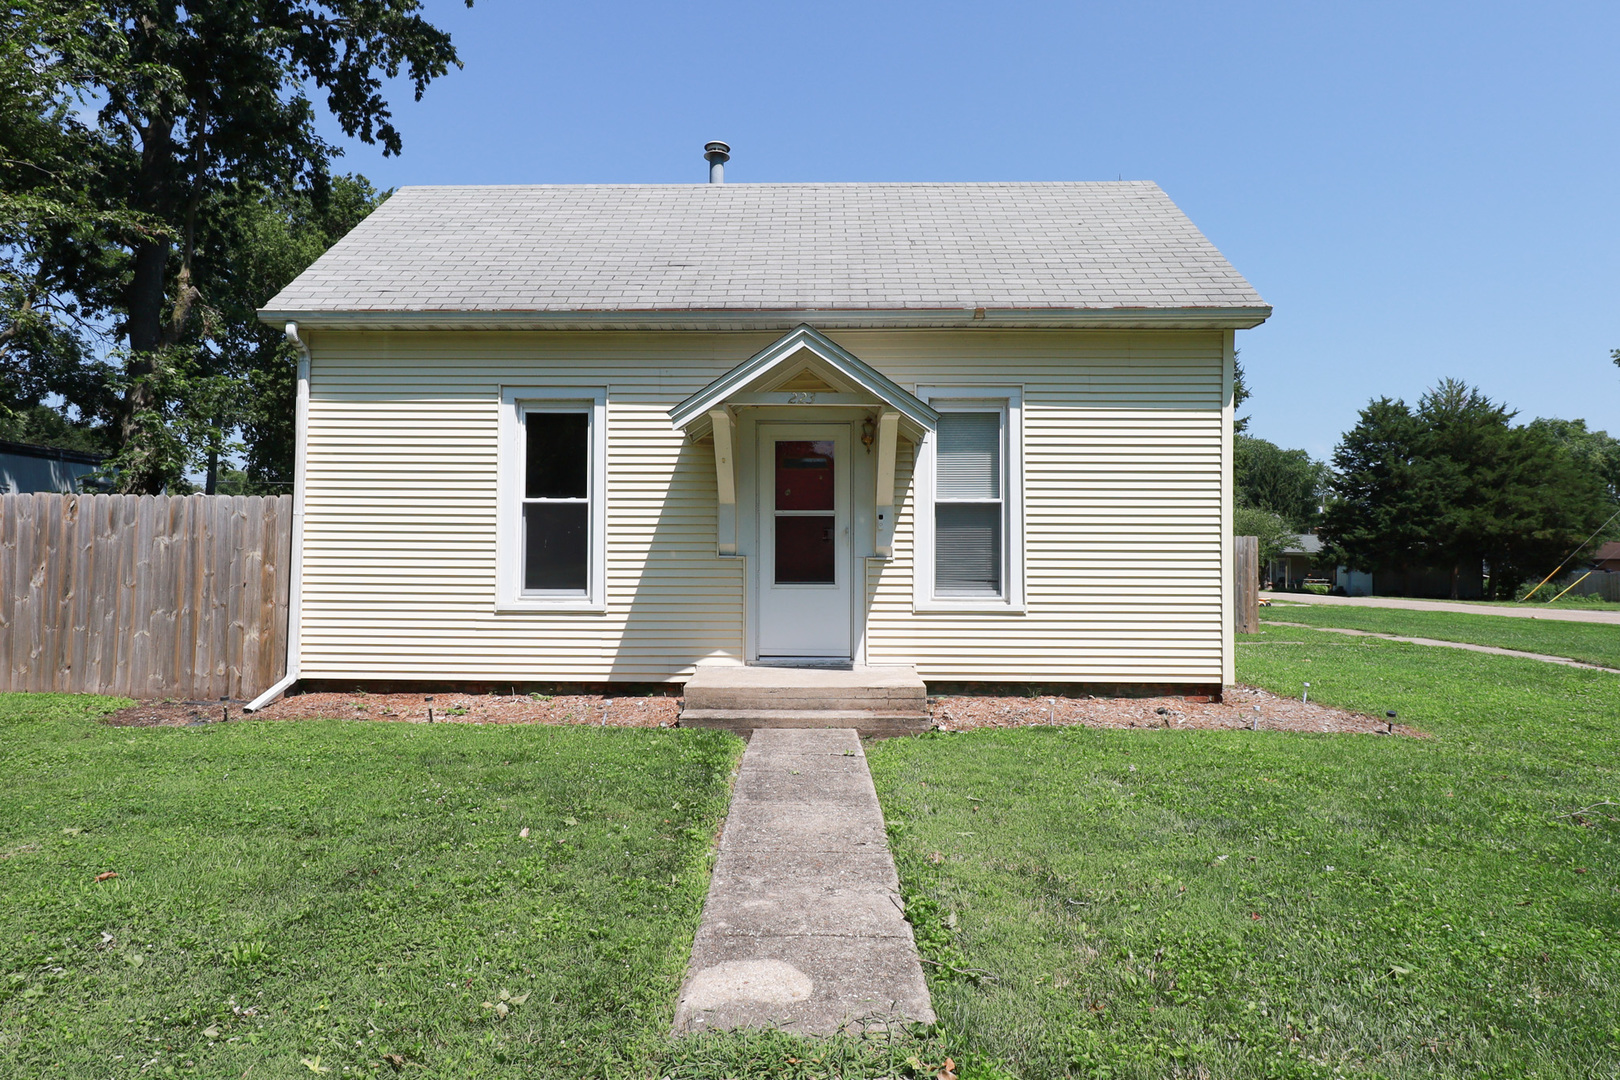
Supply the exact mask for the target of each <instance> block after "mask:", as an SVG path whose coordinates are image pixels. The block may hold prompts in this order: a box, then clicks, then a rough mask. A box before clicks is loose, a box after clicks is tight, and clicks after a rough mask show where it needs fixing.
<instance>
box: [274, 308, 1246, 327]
mask: <svg viewBox="0 0 1620 1080" xmlns="http://www.w3.org/2000/svg"><path fill="white" fill-rule="evenodd" d="M1270 316H1271V307H1270V306H1269V305H1265V304H1258V305H1252V306H1223V307H1152V308H1150V307H1113V308H1069V307H1045V308H997V307H981V308H885V309H852V308H822V309H818V308H751V309H735V308H724V309H707V310H704V309H687V310H679V309H658V310H634V311H631V310H621V311H469V310H441V311H424V310H412V311H386V310H358V309H350V310H298V309H291V308H284V309H277V308H264V309H261V310H260V311H259V321H260V322H263V323H267V324H269V325H271V326H278V327H279V326H283V325H285V324H287V323H289V322H295V323H297V324H298V325H299V327H300V328H303V329H309V330H791V329H792V328H794V327H796V326H799V325H802V324H809V325H812V326H815V327H817V328H819V329H823V330H858V329H868V328H871V329H880V328H910V329H918V328H922V329H926V328H970V329H1035V328H1040V329H1118V330H1127V329H1128V330H1142V329H1163V330H1248V329H1251V328H1253V327H1256V326H1259V325H1260V324H1261V323H1263V322H1265V321H1266V319H1268V318H1269V317H1270Z"/></svg>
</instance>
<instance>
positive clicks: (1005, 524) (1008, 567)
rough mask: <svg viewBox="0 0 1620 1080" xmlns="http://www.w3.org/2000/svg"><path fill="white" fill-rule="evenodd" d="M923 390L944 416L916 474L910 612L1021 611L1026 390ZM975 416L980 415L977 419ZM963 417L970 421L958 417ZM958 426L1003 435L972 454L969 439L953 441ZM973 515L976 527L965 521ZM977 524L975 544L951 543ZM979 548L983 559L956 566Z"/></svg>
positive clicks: (919, 392) (985, 387) (924, 447)
mask: <svg viewBox="0 0 1620 1080" xmlns="http://www.w3.org/2000/svg"><path fill="white" fill-rule="evenodd" d="M916 393H917V396H918V397H919V398H921V399H922V400H923V401H925V402H927V403H928V404H929V405H931V406H933V408H934V409H935V410H936V411H937V412H938V413H939V414H940V419H941V421H942V423H941V424H938V425H936V426H935V428H934V430H933V431H931V432H929V433H928V435H927V436H926V437H925V438H924V439H923V440H922V444H921V446H920V447H919V450H918V458H917V478H918V482H919V483H920V485H921V486H920V487H919V488H918V489H917V503H918V505H917V510H916V515H917V516H916V518H915V519H914V528H915V540H916V546H915V548H914V553H913V557H912V566H913V574H912V598H911V604H912V610H913V611H917V612H928V611H939V612H984V613H987V614H988V613H996V612H1000V613H1007V614H1016V613H1021V612H1023V611H1024V610H1025V609H1026V599H1027V598H1026V594H1025V567H1024V547H1025V539H1024V492H1023V483H1024V479H1023V473H1024V469H1023V419H1024V414H1023V406H1024V388H1023V387H1021V386H1018V385H1012V384H1000V385H995V384H989V385H972V384H968V385H955V386H940V385H919V386H918V387H917V390H916ZM973 414H979V415H980V416H981V417H982V419H979V420H977V422H976V423H975V420H974V419H972V417H973ZM957 417H962V419H961V420H956V419H954V418H957ZM992 420H994V421H995V423H994V424H992V423H991V421H992ZM941 428H943V429H944V435H943V439H944V445H943V453H942V452H941V451H942V445H941ZM953 428H955V429H956V430H957V433H958V436H959V435H960V432H961V431H962V430H963V429H974V428H977V430H978V431H979V432H980V433H981V434H982V435H988V434H990V433H991V432H994V435H995V442H994V444H993V445H989V446H987V445H985V442H986V440H985V439H982V438H981V439H980V440H978V442H977V443H976V444H972V445H970V446H969V451H970V452H969V453H968V454H967V456H966V457H964V456H963V441H962V439H961V438H960V437H956V438H953V431H952V429H953ZM973 446H977V449H976V450H974V449H973V448H972V447H973ZM942 458H943V461H942ZM953 466H954V467H953ZM961 466H966V468H965V469H964V468H960V467H961ZM992 485H993V486H992ZM975 496H977V497H975ZM953 513H954V514H956V515H957V517H956V518H955V519H953V518H952V514H953ZM975 517H976V518H977V524H972V525H970V524H967V523H966V521H967V519H972V518H975ZM987 518H988V519H991V520H993V521H994V522H995V524H993V525H992V524H990V522H989V521H987V520H986V519H987ZM953 520H954V523H953ZM942 521H943V527H942V526H941V522H942ZM970 531H971V532H974V533H976V536H975V537H974V538H973V540H974V542H975V543H976V544H977V547H976V548H973V547H966V548H959V550H958V551H957V552H954V553H953V550H952V544H953V540H963V541H965V540H967V539H968V537H967V533H968V532H970ZM997 532H999V536H997V535H995V534H996V533H997ZM972 551H977V555H976V556H975V559H976V563H975V564H972V565H971V566H969V565H968V564H963V563H961V562H960V561H958V562H957V563H956V564H955V565H953V564H952V557H953V554H961V553H964V552H972ZM941 555H943V556H944V557H943V558H940V557H939V556H941ZM942 563H943V564H944V565H941V564H942ZM987 563H988V564H990V565H988V566H987V565H986V564H987ZM966 570H971V572H964V571H966Z"/></svg>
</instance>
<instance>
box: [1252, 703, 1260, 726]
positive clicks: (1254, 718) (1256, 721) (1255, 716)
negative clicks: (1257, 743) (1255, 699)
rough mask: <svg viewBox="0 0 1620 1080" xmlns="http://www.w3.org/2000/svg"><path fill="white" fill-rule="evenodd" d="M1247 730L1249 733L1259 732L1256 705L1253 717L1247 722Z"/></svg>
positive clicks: (1257, 707) (1258, 713)
mask: <svg viewBox="0 0 1620 1080" xmlns="http://www.w3.org/2000/svg"><path fill="white" fill-rule="evenodd" d="M1249 730H1250V731H1259V730H1260V706H1258V705H1256V706H1255V707H1254V716H1253V717H1251V718H1250V720H1249Z"/></svg>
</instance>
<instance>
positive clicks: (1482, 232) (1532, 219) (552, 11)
mask: <svg viewBox="0 0 1620 1080" xmlns="http://www.w3.org/2000/svg"><path fill="white" fill-rule="evenodd" d="M426 10H427V13H428V16H429V18H430V20H431V21H433V22H434V23H436V24H437V25H439V26H441V27H444V28H445V29H447V30H449V31H451V33H452V35H453V37H454V39H455V42H456V46H457V48H458V50H459V51H460V53H461V57H462V60H463V62H464V64H465V68H464V70H462V71H458V72H453V73H452V74H451V75H449V76H447V77H445V78H444V79H442V80H441V81H439V82H437V83H435V84H434V85H433V86H431V87H429V89H428V91H427V94H426V96H425V97H424V99H423V100H422V101H421V102H420V103H413V102H412V101H411V100H410V92H409V89H408V88H407V87H403V86H395V87H393V88H391V90H390V95H391V101H392V103H393V105H394V108H395V113H396V118H397V123H398V126H399V128H400V130H401V131H402V133H403V135H404V139H405V151H404V154H403V156H402V157H399V158H391V159H384V158H382V157H381V155H380V154H379V153H377V152H376V150H375V149H373V148H369V147H365V146H362V145H360V144H357V143H352V142H349V141H347V140H342V139H341V138H340V137H338V135H339V133H337V132H336V131H335V130H330V129H329V131H328V134H329V136H330V137H334V138H337V141H339V142H341V143H343V144H344V145H345V146H347V147H348V156H347V158H346V159H345V160H344V161H342V162H340V163H339V168H341V169H345V170H354V171H359V172H363V173H365V174H366V175H368V176H369V177H371V178H372V180H374V181H375V182H377V183H379V184H382V185H384V186H397V185H401V184H443V183H589V182H655V183H664V182H683V183H685V182H697V181H700V180H702V179H704V178H705V170H706V166H705V165H704V163H703V160H702V145H703V143H704V142H705V141H706V140H708V139H725V140H726V141H728V142H730V143H731V145H732V147H733V155H734V156H733V160H732V163H731V164H730V165H729V166H728V167H727V180H728V181H730V182H736V183H746V182H749V181H762V182H763V181H778V182H779V181H793V180H1106V179H1116V178H1120V177H1123V178H1125V179H1146V180H1153V181H1156V182H1157V183H1159V184H1160V185H1161V186H1162V187H1163V188H1164V189H1165V190H1166V191H1167V192H1169V194H1170V196H1171V198H1173V199H1175V200H1176V202H1177V203H1179V204H1180V206H1181V207H1182V209H1183V210H1185V211H1186V212H1187V214H1188V215H1189V216H1190V217H1191V218H1192V220H1193V221H1194V222H1195V223H1197V225H1198V226H1199V227H1200V228H1202V229H1203V230H1204V232H1205V233H1206V234H1207V235H1208V236H1209V237H1210V239H1211V240H1213V241H1214V242H1215V244H1216V245H1217V246H1218V247H1219V248H1220V249H1221V250H1222V251H1223V252H1225V254H1226V255H1227V257H1228V258H1229V259H1231V260H1232V262H1233V263H1234V264H1235V265H1236V266H1237V267H1238V269H1239V270H1240V271H1242V272H1243V273H1244V274H1245V275H1246V276H1247V277H1248V278H1249V279H1250V280H1251V281H1252V282H1254V284H1255V285H1256V286H1257V287H1258V288H1259V290H1260V292H1261V294H1262V295H1264V296H1265V297H1266V299H1267V300H1268V301H1269V302H1270V303H1271V304H1272V305H1273V306H1274V307H1275V308H1276V314H1275V315H1274V316H1273V317H1272V319H1271V321H1270V322H1268V323H1267V324H1265V325H1264V326H1262V327H1260V328H1259V329H1256V330H1251V331H1247V332H1245V333H1242V334H1240V335H1239V347H1240V348H1241V349H1242V353H1243V361H1244V366H1245V368H1246V370H1247V371H1248V375H1249V382H1250V385H1251V386H1252V388H1253V390H1254V397H1253V399H1252V400H1251V401H1250V403H1249V407H1248V411H1249V413H1250V414H1251V415H1252V417H1253V421H1252V425H1251V430H1252V431H1253V432H1254V433H1255V434H1258V435H1261V436H1263V437H1266V438H1270V439H1272V440H1274V441H1276V442H1279V443H1282V444H1283V445H1285V446H1300V447H1304V448H1306V449H1308V450H1309V451H1311V453H1313V454H1315V455H1317V456H1326V455H1328V454H1330V453H1331V452H1332V449H1333V446H1334V445H1335V443H1336V442H1337V440H1338V437H1339V435H1340V433H1341V432H1343V431H1344V430H1345V429H1346V428H1348V427H1349V426H1351V425H1352V424H1354V423H1355V418H1356V413H1357V411H1358V410H1359V409H1360V408H1361V407H1362V406H1363V405H1365V404H1366V402H1367V401H1368V399H1369V398H1371V397H1374V396H1378V395H1389V396H1392V397H1405V398H1407V399H1408V400H1415V399H1416V397H1417V396H1418V395H1420V394H1421V393H1422V392H1423V390H1424V389H1425V388H1426V387H1428V386H1430V385H1432V384H1433V383H1434V382H1436V381H1437V380H1438V379H1440V378H1442V377H1444V376H1448V375H1449V376H1455V377H1458V378H1462V379H1465V380H1467V381H1469V382H1471V383H1474V384H1476V385H1478V386H1480V387H1481V388H1482V389H1483V390H1484V391H1485V392H1486V393H1487V394H1489V395H1490V396H1491V397H1493V398H1495V399H1497V400H1505V401H1507V402H1508V403H1509V404H1511V405H1513V406H1515V407H1516V408H1518V409H1519V410H1520V412H1521V419H1525V420H1528V419H1529V418H1531V417H1533V416H1562V417H1568V418H1574V417H1581V418H1584V419H1586V420H1587V421H1588V423H1589V424H1591V425H1592V426H1594V427H1598V428H1607V429H1608V430H1609V431H1610V433H1611V434H1615V435H1617V436H1620V368H1616V367H1615V366H1614V365H1613V364H1612V363H1611V362H1610V360H1609V350H1610V349H1612V348H1616V347H1620V4H1615V3H1613V2H1612V0H1611V2H1608V3H1592V4H1511V5H1510V4H1492V3H1475V4H1428V3H1424V4H1412V3H1402V4H1355V5H1345V4H1340V5H1326V4H1302V3H1294V4H1243V3H1229V4H1213V3H1211V4H1191V3H1186V4H1173V3H1120V2H1115V3H1110V4H1100V3H1069V4H1044V3H1001V4H994V5H991V4H973V5H963V4H951V3H928V4H909V3H880V2H868V3H823V4H809V3H807V4H799V5H782V4H760V3H748V4H741V3H705V4H702V5H692V4H670V3H663V4H631V3H599V4H584V5H568V6H562V5H553V4H546V3H526V2H518V0H481V2H480V3H479V4H478V5H477V6H476V7H475V8H473V9H472V10H470V11H469V10H467V9H466V8H465V7H463V6H462V4H461V3H460V2H459V0H427V2H426Z"/></svg>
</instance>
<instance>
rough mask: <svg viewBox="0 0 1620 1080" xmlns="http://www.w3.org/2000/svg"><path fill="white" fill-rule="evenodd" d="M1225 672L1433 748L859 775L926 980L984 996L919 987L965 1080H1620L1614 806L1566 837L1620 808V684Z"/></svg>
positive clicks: (901, 748) (1405, 672) (1511, 665)
mask: <svg viewBox="0 0 1620 1080" xmlns="http://www.w3.org/2000/svg"><path fill="white" fill-rule="evenodd" d="M1496 621H1497V622H1506V621H1508V620H1496ZM1611 632H1612V628H1611ZM1238 674H1239V678H1240V679H1241V680H1242V681H1245V682H1248V683H1252V684H1258V685H1262V686H1268V687H1271V688H1273V689H1275V690H1278V691H1283V692H1290V693H1297V692H1298V690H1299V688H1300V685H1301V684H1302V683H1303V682H1305V681H1307V680H1308V681H1309V682H1310V683H1311V696H1312V699H1313V700H1322V701H1326V702H1329V703H1333V704H1339V705H1345V706H1350V707H1355V708H1359V709H1364V710H1367V711H1370V712H1377V713H1382V712H1383V711H1384V710H1386V709H1390V708H1394V709H1397V710H1399V711H1400V714H1401V717H1402V719H1403V721H1406V722H1409V723H1412V724H1414V725H1416V726H1418V727H1420V728H1422V729H1425V730H1427V731H1429V732H1432V733H1433V734H1434V735H1435V737H1434V738H1432V739H1404V738H1387V737H1378V736H1315V735H1296V734H1285V733H1277V732H1272V733H1268V732H1258V733H1250V732H1219V733H1217V732H1186V731H1142V732H1118V731H1096V730H1089V729H1081V728H1073V729H1063V730H1057V729H1025V730H1019V731H1007V730H996V731H983V732H976V733H972V734H963V735H932V736H927V737H923V738H918V739H910V740H893V741H890V742H885V743H882V744H880V745H877V746H874V747H872V748H871V751H870V754H869V756H870V758H871V761H872V767H873V773H874V776H875V778H876V780H877V784H878V790H879V794H880V797H881V798H882V800H883V804H884V810H885V813H886V814H887V815H888V819H889V822H890V827H891V830H892V836H893V843H894V848H895V853H896V857H897V860H898V863H899V867H900V874H901V878H902V881H903V882H904V887H905V889H906V890H907V892H908V894H909V895H908V898H909V900H910V906H911V909H912V911H913V912H914V913H915V916H916V922H917V923H918V927H919V937H920V939H921V940H922V942H923V945H924V950H925V955H928V956H930V957H931V958H933V959H935V960H938V961H942V962H945V963H949V964H951V965H952V966H954V967H957V968H963V969H966V968H979V969H983V970H984V971H987V972H989V973H991V974H992V975H993V976H994V977H995V978H994V980H991V979H990V978H986V977H979V978H974V977H972V976H958V975H952V974H951V973H950V972H948V971H944V970H943V969H940V968H930V973H931V974H930V982H931V988H932V991H933V994H934V1000H935V1006H936V1008H937V1010H938V1011H939V1014H940V1017H941V1021H942V1024H943V1026H944V1029H945V1037H946V1041H947V1043H948V1044H949V1045H950V1046H951V1047H952V1048H953V1050H954V1052H955V1056H956V1058H957V1060H958V1061H963V1060H965V1061H966V1062H967V1063H968V1065H969V1069H968V1070H967V1071H966V1072H964V1074H963V1075H964V1076H993V1075H997V1071H998V1070H999V1071H1000V1072H1001V1073H1004V1074H1006V1075H1011V1076H1017V1077H1023V1078H1031V1080H1032V1078H1035V1077H1047V1076H1060V1075H1074V1076H1086V1077H1143V1078H1148V1077H1154V1078H1157V1077H1165V1076H1199V1077H1202V1076H1210V1077H1293V1076H1301V1077H1305V1076H1324V1077H1325V1076H1332V1075H1337V1074H1338V1072H1340V1071H1342V1072H1343V1073H1344V1074H1348V1075H1358V1076H1367V1077H1413V1078H1415V1077H1436V1076H1438V1077H1449V1076H1456V1077H1463V1076H1467V1077H1478V1076H1486V1077H1503V1078H1507V1077H1530V1076H1535V1077H1570V1078H1577V1077H1594V1076H1612V1075H1615V1074H1616V1072H1617V1070H1620V891H1617V883H1620V876H1617V871H1620V862H1617V858H1616V856H1617V855H1620V820H1617V815H1620V808H1615V807H1600V808H1598V809H1595V810H1589V811H1587V813H1586V814H1584V815H1582V816H1581V817H1580V819H1579V820H1575V819H1572V818H1570V817H1566V816H1560V814H1562V813H1563V812H1566V811H1570V810H1573V809H1575V808H1577V807H1585V806H1589V805H1590V804H1593V803H1598V802H1602V801H1605V800H1614V801H1620V768H1617V766H1620V745H1617V743H1620V739H1617V735H1620V678H1617V677H1616V676H1613V675H1606V674H1603V673H1599V672H1589V671H1581V670H1573V669H1568V668H1561V667H1555V666H1552V665H1546V664H1540V663H1537V662H1534V661H1527V660H1514V659H1507V658H1500V657H1492V656H1486V655H1479V654H1471V653H1464V652H1458V651H1455V650H1448V649H1437V648H1433V647H1423V646H1410V645H1400V644H1395V643H1390V642H1384V641H1379V640H1375V639H1344V638H1335V637H1333V636H1330V635H1324V634H1320V633H1316V632H1314V631H1309V630H1289V629H1281V628H1268V629H1267V630H1266V632H1265V633H1264V634H1261V635H1256V636H1255V638H1253V639H1249V640H1245V642H1244V644H1243V645H1242V646H1241V647H1240V662H1239V671H1238ZM946 976H949V977H946Z"/></svg>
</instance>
